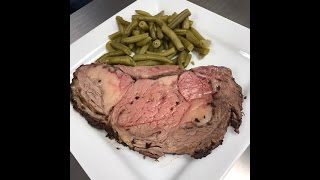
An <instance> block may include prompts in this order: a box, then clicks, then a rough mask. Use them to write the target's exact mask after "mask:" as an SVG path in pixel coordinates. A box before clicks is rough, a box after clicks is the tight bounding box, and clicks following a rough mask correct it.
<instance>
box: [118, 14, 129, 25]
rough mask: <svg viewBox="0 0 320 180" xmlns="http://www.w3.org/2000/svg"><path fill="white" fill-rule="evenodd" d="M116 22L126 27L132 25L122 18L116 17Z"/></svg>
mask: <svg viewBox="0 0 320 180" xmlns="http://www.w3.org/2000/svg"><path fill="white" fill-rule="evenodd" d="M116 21H117V22H120V23H121V24H123V25H124V26H128V25H129V24H130V22H128V21H126V20H124V19H123V18H122V17H121V16H116Z"/></svg>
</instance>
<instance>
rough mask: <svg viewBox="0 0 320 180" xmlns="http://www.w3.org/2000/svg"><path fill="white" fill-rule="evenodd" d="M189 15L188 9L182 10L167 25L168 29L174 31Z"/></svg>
mask: <svg viewBox="0 0 320 180" xmlns="http://www.w3.org/2000/svg"><path fill="white" fill-rule="evenodd" d="M190 15H191V12H190V11H189V9H185V10H183V11H182V12H181V13H179V14H178V15H177V16H176V17H175V18H173V20H172V21H171V22H170V23H169V24H168V26H169V28H171V29H174V28H176V27H177V26H178V24H180V23H181V22H182V21H184V19H186V18H187V17H189V16H190Z"/></svg>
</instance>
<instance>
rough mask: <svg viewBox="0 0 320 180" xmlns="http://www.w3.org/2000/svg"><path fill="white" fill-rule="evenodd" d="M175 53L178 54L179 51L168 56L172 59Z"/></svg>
mask: <svg viewBox="0 0 320 180" xmlns="http://www.w3.org/2000/svg"><path fill="white" fill-rule="evenodd" d="M175 55H177V51H176V52H175V53H173V54H170V55H169V56H167V58H169V59H172V58H173V57H174V56H175Z"/></svg>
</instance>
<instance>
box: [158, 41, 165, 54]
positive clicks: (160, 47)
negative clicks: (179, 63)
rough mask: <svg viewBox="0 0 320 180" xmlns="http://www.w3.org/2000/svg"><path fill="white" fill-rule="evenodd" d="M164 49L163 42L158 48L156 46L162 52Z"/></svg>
mask: <svg viewBox="0 0 320 180" xmlns="http://www.w3.org/2000/svg"><path fill="white" fill-rule="evenodd" d="M163 49H164V48H163V44H162V43H161V45H160V46H159V47H158V48H156V52H157V53H161V52H162V51H163Z"/></svg>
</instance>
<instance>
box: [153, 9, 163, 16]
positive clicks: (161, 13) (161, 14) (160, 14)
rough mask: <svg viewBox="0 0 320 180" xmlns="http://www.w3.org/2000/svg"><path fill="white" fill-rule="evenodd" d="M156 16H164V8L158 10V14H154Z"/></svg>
mask: <svg viewBox="0 0 320 180" xmlns="http://www.w3.org/2000/svg"><path fill="white" fill-rule="evenodd" d="M158 16H164V10H162V11H160V12H159V13H158V14H156V15H155V17H158Z"/></svg>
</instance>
